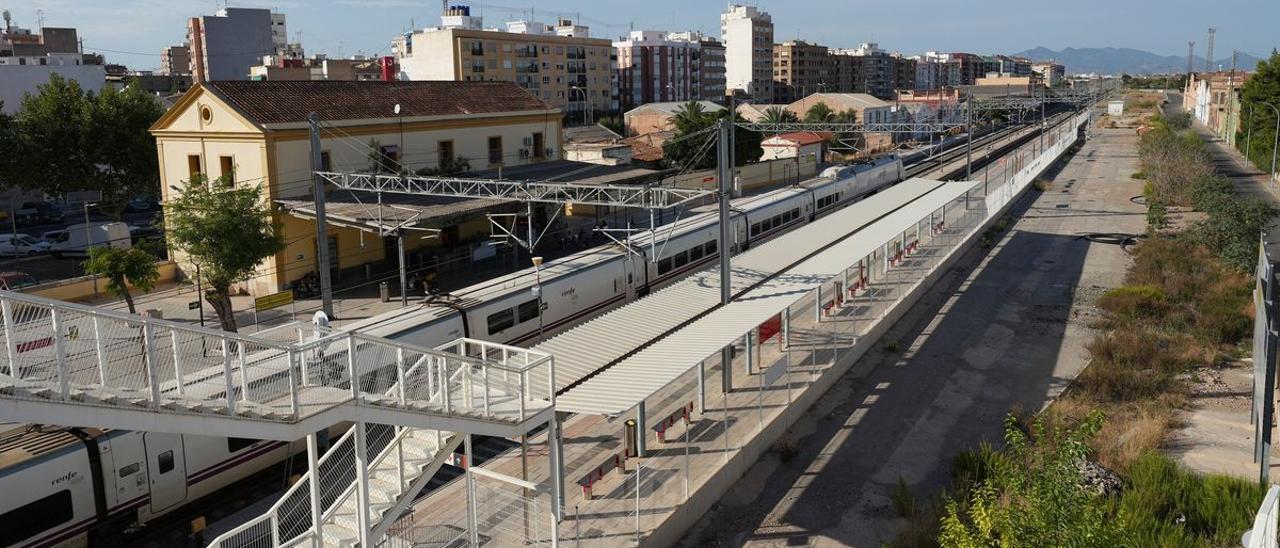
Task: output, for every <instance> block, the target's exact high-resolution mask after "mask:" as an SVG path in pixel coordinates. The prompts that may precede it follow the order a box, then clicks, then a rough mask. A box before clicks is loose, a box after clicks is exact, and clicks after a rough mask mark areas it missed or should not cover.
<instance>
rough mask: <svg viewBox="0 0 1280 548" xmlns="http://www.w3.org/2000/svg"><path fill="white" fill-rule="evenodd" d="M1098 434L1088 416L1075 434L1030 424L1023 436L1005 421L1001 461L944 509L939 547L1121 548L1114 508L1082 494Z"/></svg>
mask: <svg viewBox="0 0 1280 548" xmlns="http://www.w3.org/2000/svg"><path fill="white" fill-rule="evenodd" d="M1101 426H1102V414H1101V413H1091V414H1090V415H1089V417H1088V418H1087V419H1086V420H1085V421H1084V422H1083V423H1082V424H1081V425H1080V426H1079V427H1078V428H1076V429H1072V430H1066V429H1057V428H1050V427H1048V426H1047V424H1046V423H1045V421H1044V420H1043V419H1042V418H1037V419H1035V420H1034V421H1033V422H1032V424H1031V426H1030V428H1029V430H1030V431H1029V432H1026V431H1023V429H1022V428H1021V426H1020V425H1019V424H1018V423H1017V421H1016V420H1015V419H1014V418H1013V416H1012V415H1010V416H1009V417H1007V418H1006V419H1005V443H1006V444H1007V446H1008V449H1007V450H1006V452H1005V456H1004V457H1002V458H999V459H995V460H994V461H993V462H991V463H990V465H991V467H992V474H991V476H990V477H989V478H987V479H986V480H984V481H983V482H982V483H980V484H979V485H978V486H977V487H975V488H974V490H973V492H972V493H970V494H969V497H968V499H954V498H953V499H952V500H951V501H949V502H947V507H946V515H945V516H944V517H943V518H942V525H941V529H940V532H939V534H938V542H939V543H940V544H941V545H942V546H947V547H979V546H1075V545H1081V543H1082V542H1084V541H1086V540H1087V541H1088V544H1089V545H1094V546H1107V545H1111V544H1122V541H1123V539H1124V535H1125V533H1124V529H1123V527H1122V526H1121V524H1120V523H1118V522H1117V521H1116V520H1114V519H1112V518H1111V514H1112V508H1113V503H1112V502H1111V500H1110V499H1109V498H1106V497H1103V496H1101V495H1098V494H1096V493H1094V492H1093V491H1091V490H1089V489H1086V488H1084V486H1083V485H1082V484H1081V478H1080V472H1079V462H1080V461H1081V460H1082V459H1084V458H1086V457H1087V456H1088V453H1089V448H1088V445H1087V442H1088V440H1089V439H1090V438H1092V437H1093V436H1094V435H1095V434H1097V432H1098V429H1099V428H1101Z"/></svg>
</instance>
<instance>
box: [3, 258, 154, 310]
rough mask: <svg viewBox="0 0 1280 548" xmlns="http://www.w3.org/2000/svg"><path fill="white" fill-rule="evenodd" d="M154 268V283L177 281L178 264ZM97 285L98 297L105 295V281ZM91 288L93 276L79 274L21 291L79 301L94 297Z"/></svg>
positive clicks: (100, 281)
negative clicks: (78, 275)
mask: <svg viewBox="0 0 1280 548" xmlns="http://www.w3.org/2000/svg"><path fill="white" fill-rule="evenodd" d="M156 270H158V271H160V278H158V279H157V280H156V285H162V284H167V283H172V282H175V281H177V272H178V265H176V264H174V263H172V262H167V261H166V262H163V263H160V264H157V265H156ZM97 286H98V296H99V297H101V296H105V295H107V290H106V284H105V282H103V281H102V280H101V279H99V280H98V282H97ZM129 287H133V284H129ZM93 288H94V281H93V277H92V276H81V277H79V278H71V279H68V280H58V281H56V282H48V283H43V284H40V285H37V286H35V287H31V288H28V289H25V290H23V293H30V294H32V295H39V296H41V297H45V298H49V299H57V300H59V301H80V300H88V299H93V298H94V297H95V295H94V291H93Z"/></svg>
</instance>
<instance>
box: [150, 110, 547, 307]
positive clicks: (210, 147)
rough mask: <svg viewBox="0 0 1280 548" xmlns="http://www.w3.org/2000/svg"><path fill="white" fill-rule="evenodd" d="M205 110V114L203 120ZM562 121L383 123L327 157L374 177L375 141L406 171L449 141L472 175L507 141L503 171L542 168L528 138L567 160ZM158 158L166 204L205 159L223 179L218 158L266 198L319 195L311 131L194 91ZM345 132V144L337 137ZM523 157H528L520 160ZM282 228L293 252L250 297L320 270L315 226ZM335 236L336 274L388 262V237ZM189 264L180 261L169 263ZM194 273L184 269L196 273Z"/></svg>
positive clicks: (326, 142) (356, 132)
mask: <svg viewBox="0 0 1280 548" xmlns="http://www.w3.org/2000/svg"><path fill="white" fill-rule="evenodd" d="M206 109H207V115H202V113H203V112H205V111H206ZM560 117H561V115H560V114H559V113H558V112H555V111H552V112H549V113H533V114H528V113H526V114H514V115H510V116H469V117H465V118H456V119H434V120H432V119H414V120H405V121H403V122H402V121H401V120H399V119H396V118H391V117H388V118H386V119H383V120H381V121H377V122H376V123H365V124H362V125H350V126H343V127H341V132H340V133H339V132H337V131H326V132H325V133H324V134H323V135H322V140H321V148H322V150H325V151H327V152H328V153H329V157H330V168H331V169H332V170H334V171H367V170H368V168H369V165H370V161H369V152H370V149H369V146H368V145H369V142H370V140H377V141H378V142H379V143H380V144H381V145H382V146H387V145H400V148H401V154H402V161H403V162H404V164H405V166H406V167H407V168H409V169H413V170H416V169H420V168H423V167H437V166H438V165H439V163H438V162H439V159H438V158H437V150H438V145H439V142H440V141H445V140H448V141H452V142H453V150H454V155H455V156H462V157H464V158H467V159H469V163H470V166H471V168H472V169H477V170H478V169H487V168H490V167H495V166H496V164H490V163H489V161H488V160H489V148H488V147H489V142H488V139H489V137H502V146H503V161H502V162H501V164H502V165H504V166H516V165H525V164H530V163H535V162H538V161H543V159H539V158H535V155H534V154H533V152H532V150H531V149H532V146H531V145H525V144H524V140H525V139H526V138H530V139H531V138H532V136H533V134H534V133H535V132H538V133H542V135H543V142H544V146H545V147H547V148H551V149H553V152H552V153H551V155H550V156H547V157H546V158H545V159H556V158H560V157H561V156H562V150H563V149H562V141H561V128H560ZM152 132H153V133H154V134H155V136H156V151H157V154H158V155H159V160H160V178H161V189H162V197H163V199H164V200H165V201H166V202H167V201H169V200H170V199H171V198H172V195H173V193H174V191H173V189H172V188H171V187H177V188H182V186H183V185H184V184H185V182H186V181H188V180H189V179H190V178H191V173H190V169H189V167H188V166H189V163H188V156H192V155H194V156H199V157H200V160H201V162H200V164H201V168H202V169H203V171H204V172H205V174H207V175H208V176H209V177H210V178H217V177H220V176H222V175H223V173H222V169H221V163H220V158H221V157H222V156H228V157H231V158H232V159H233V160H232V161H233V163H234V171H235V180H236V181H237V183H238V184H263V185H264V186H265V188H266V189H267V193H266V196H265V197H264V199H266V200H275V199H281V198H309V197H310V196H311V194H312V183H311V179H310V172H311V156H310V154H311V150H310V140H309V135H308V133H307V131H306V130H305V129H282V130H271V131H265V132H264V131H263V130H262V129H260V128H258V127H256V126H254V125H252V124H251V123H249V122H248V121H246V120H245V119H244V118H243V117H241V116H240V115H239V114H237V113H236V112H235V111H234V110H232V109H230V108H228V107H227V106H225V105H224V104H222V103H221V101H220V100H218V99H217V98H216V97H214V96H212V95H211V94H208V93H206V92H205V91H204V90H203V89H200V88H196V89H195V90H193V91H192V92H191V95H189V96H186V97H184V98H183V99H181V100H180V101H179V103H178V104H177V105H175V106H174V107H173V109H172V110H171V111H170V112H168V113H166V115H165V117H164V118H162V119H161V121H160V122H158V123H157V126H156V127H155V128H153V129H152ZM335 134H340V135H341V136H338V135H335ZM521 149H530V153H529V154H528V157H522V155H521V153H520V151H521ZM277 220H278V221H279V222H280V223H281V225H282V227H283V236H284V239H285V242H286V246H287V247H286V249H285V250H284V251H283V252H281V253H279V254H278V255H277V256H276V257H275V258H274V259H271V260H267V261H264V262H263V264H262V265H261V266H260V267H259V269H258V275H257V276H256V277H255V278H254V279H252V280H250V281H249V282H248V283H246V284H244V289H246V290H247V291H248V292H249V293H250V294H253V295H264V294H269V293H274V292H276V291H279V290H281V289H282V288H284V287H285V286H286V285H287V284H288V283H290V282H292V281H293V280H297V279H299V278H302V277H303V276H305V275H307V273H309V272H312V271H315V269H316V257H315V254H316V247H315V245H316V242H315V224H314V222H313V221H310V220H305V219H299V218H296V217H293V216H291V215H287V214H278V215H277ZM488 233H489V224H488V221H487V220H485V219H484V218H483V217H481V218H479V219H475V220H471V221H468V222H466V223H464V224H463V225H462V226H460V227H459V234H458V235H459V238H460V239H462V240H463V241H466V240H471V239H475V238H477V237H480V236H482V235H487V234H488ZM328 234H329V235H330V236H333V235H336V236H337V238H338V268H339V269H340V270H347V269H350V268H353V267H358V266H360V265H362V264H365V263H368V262H372V261H381V260H383V259H384V258H385V256H386V253H385V250H384V246H383V242H382V239H381V238H380V237H379V236H378V235H377V234H373V233H365V234H364V235H363V237H362V236H361V234H360V232H359V231H358V230H356V229H353V228H345V227H337V226H330V227H329V229H328ZM435 245H439V240H436V239H422V238H417V237H412V238H409V239H407V240H406V247H407V249H408V250H410V251H413V250H416V249H419V248H422V247H426V246H435ZM171 256H172V257H173V258H174V260H175V261H177V262H178V263H179V264H184V263H185V260H184V257H182V255H181V254H180V253H173V254H172V255H171ZM189 269H191V268H190V267H188V268H184V269H183V270H189Z"/></svg>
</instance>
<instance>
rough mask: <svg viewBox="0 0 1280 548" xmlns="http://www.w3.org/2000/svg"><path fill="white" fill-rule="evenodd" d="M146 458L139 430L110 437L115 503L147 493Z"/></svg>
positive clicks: (130, 499)
mask: <svg viewBox="0 0 1280 548" xmlns="http://www.w3.org/2000/svg"><path fill="white" fill-rule="evenodd" d="M146 460H147V459H146V455H144V454H143V450H142V433H141V432H130V433H128V434H124V435H120V436H112V437H111V462H112V464H113V466H115V469H116V471H115V476H116V477H115V484H116V504H125V503H127V502H131V501H133V500H135V499H137V498H139V497H142V496H145V495H146V494H147V469H146V468H145V466H146V462H145V461H146Z"/></svg>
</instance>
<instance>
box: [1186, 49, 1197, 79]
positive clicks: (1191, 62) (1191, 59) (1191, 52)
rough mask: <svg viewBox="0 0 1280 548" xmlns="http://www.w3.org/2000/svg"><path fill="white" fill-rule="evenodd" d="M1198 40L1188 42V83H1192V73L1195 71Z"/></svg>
mask: <svg viewBox="0 0 1280 548" xmlns="http://www.w3.org/2000/svg"><path fill="white" fill-rule="evenodd" d="M1195 59H1196V41H1195V40H1191V41H1189V42H1187V83H1188V84H1189V83H1191V73H1192V72H1195V70H1196V68H1195Z"/></svg>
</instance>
